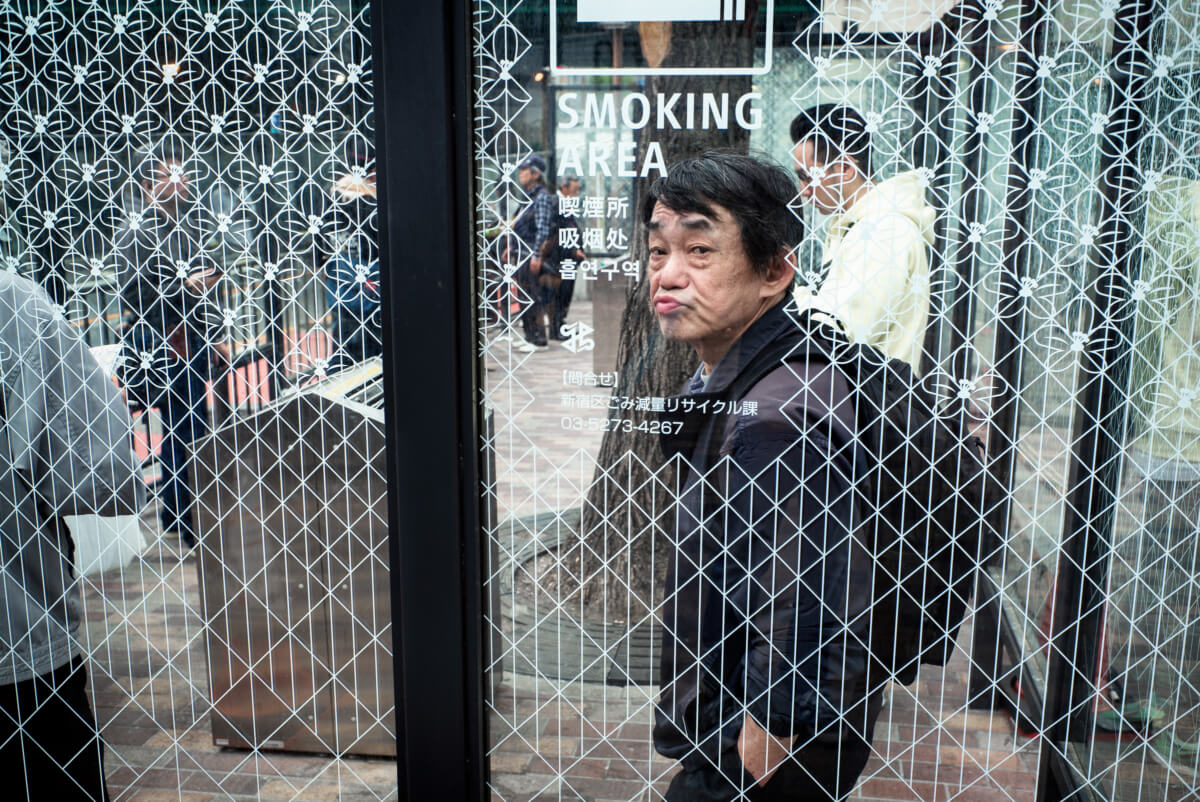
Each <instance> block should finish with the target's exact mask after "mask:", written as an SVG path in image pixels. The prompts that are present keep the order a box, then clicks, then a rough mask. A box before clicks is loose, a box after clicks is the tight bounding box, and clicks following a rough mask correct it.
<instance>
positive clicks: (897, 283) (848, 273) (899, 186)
mask: <svg viewBox="0 0 1200 802" xmlns="http://www.w3.org/2000/svg"><path fill="white" fill-rule="evenodd" d="M791 136H792V142H793V143H794V146H793V148H792V159H793V161H794V164H795V167H796V174H797V175H798V176H799V178H800V198H801V200H802V201H803V202H804V203H806V204H810V205H812V206H813V207H815V208H816V210H817V211H818V212H820V213H821V214H823V215H828V216H830V217H832V219H831V220H830V222H829V232H828V235H827V236H826V238H825V247H824V254H823V267H824V270H823V271H822V272H823V273H824V279H823V280H822V281H819V282H818V286H813V285H812V284H800V285H798V286H797V289H796V293H795V294H796V301H797V303H798V304H799V306H800V308H801V309H805V308H812V309H814V310H820V311H822V312H828V313H830V314H832V315H833V316H835V317H836V318H838V319H839V320H840V321H842V323H843V324H844V325H845V327H846V331H847V333H848V334H849V336H850V339H851V340H853V341H856V342H864V343H867V344H869V345H873V346H875V347H877V348H879V349H880V350H881V351H883V352H884V353H885V354H887V355H888V356H889V357H892V358H894V359H903V360H904V361H905V362H908V363H909V364H910V365H912V366H913V370H916V371H917V372H918V373H919V372H920V369H921V353H922V350H923V347H924V343H925V328H926V326H927V325H928V322H929V253H928V252H929V248H930V247H931V246H932V245H933V221H934V218H935V217H936V214H935V212H934V210H933V209H932V208H931V207H930V206H929V205H928V204H926V202H925V191H924V183H923V181H922V179H921V176H920V174H919V173H918V172H917V171H915V170H913V171H910V172H906V173H901V174H900V175H897V176H895V177H893V178H890V179H888V180H886V181H881V182H879V183H878V184H877V183H875V182H874V181H873V180H872V177H871V175H872V174H871V136H870V134H869V133H868V131H867V123H866V121H865V120H864V119H863V118H862V116H861V115H860V114H859V113H858V112H857V111H855V110H854V109H852V108H850V107H849V106H838V105H834V104H831V103H826V104H821V105H818V106H813V107H812V108H809V109H805V110H804V111H802V112H800V114H798V115H796V117H795V119H793V120H792V124H791Z"/></svg>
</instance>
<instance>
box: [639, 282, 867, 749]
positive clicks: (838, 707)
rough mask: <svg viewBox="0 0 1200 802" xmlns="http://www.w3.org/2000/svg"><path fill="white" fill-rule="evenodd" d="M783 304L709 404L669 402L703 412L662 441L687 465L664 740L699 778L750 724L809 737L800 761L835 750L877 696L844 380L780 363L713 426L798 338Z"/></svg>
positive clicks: (702, 395) (664, 666)
mask: <svg viewBox="0 0 1200 802" xmlns="http://www.w3.org/2000/svg"><path fill="white" fill-rule="evenodd" d="M785 303H786V302H781V303H780V304H779V305H777V306H776V307H774V308H773V309H771V310H769V311H768V312H767V313H766V314H765V315H764V316H763V317H762V318H760V319H759V320H758V321H756V322H755V323H754V325H752V326H751V327H750V329H749V330H748V331H747V332H746V333H745V334H744V335H743V336H742V338H741V339H740V340H739V341H738V342H737V343H735V344H734V346H733V348H732V349H731V350H730V352H729V353H728V354H727V355H726V356H725V358H724V359H722V360H721V362H720V363H719V364H718V365H717V366H716V368H715V369H714V370H713V372H712V375H711V376H710V377H709V379H708V382H707V385H706V386H705V388H704V390H703V391H702V392H699V393H694V394H689V395H685V396H683V397H681V398H680V399H672V400H671V401H670V402H669V403H668V405H667V406H668V409H670V408H671V407H677V408H679V409H682V408H683V406H684V404H683V402H684V401H690V402H691V403H690V404H687V406H690V407H691V409H692V411H691V412H690V413H687V414H682V415H681V414H680V413H678V412H677V413H676V414H675V415H674V418H675V419H677V420H681V421H682V423H683V427H682V430H681V431H679V432H678V433H672V434H670V435H668V436H667V437H666V439H665V442H664V449H665V451H666V453H667V456H668V457H669V458H675V459H680V460H685V461H681V462H680V468H679V476H680V482H681V484H680V485H679V486H680V502H679V507H678V516H677V521H676V529H675V533H674V546H675V548H674V559H673V561H672V564H671V566H670V569H669V571H668V575H667V583H666V588H665V591H666V598H665V601H664V604H663V610H662V621H663V629H664V634H663V651H662V662H661V676H660V681H661V685H662V691H661V695H660V698H659V701H658V706H657V708H656V712H655V728H654V742H655V747H656V749H657V750H658V751H659V752H660V753H662V754H664V755H667V756H669V757H673V758H677V759H682V760H684V762H685V765H686V764H688V763H689V762H695V761H700V760H703V759H704V757H705V756H707V757H708V758H709V759H712V760H714V761H715V760H716V759H717V755H718V754H719V753H721V752H723V751H728V750H730V749H732V748H735V747H736V743H737V736H738V732H739V731H740V730H741V728H742V723H743V720H744V717H745V715H746V714H747V713H749V714H750V715H752V716H753V717H754V719H755V720H756V721H757V722H758V723H759V724H760V725H762V726H764V727H765V728H766V729H767V730H768V731H769V732H771V733H772V734H775V735H779V736H789V735H796V736H799V739H798V740H797V743H796V746H797V748H801V747H802V746H803V744H804V743H806V742H807V741H808V740H809V739H811V738H814V737H816V738H819V739H820V740H822V741H826V742H830V741H833V742H836V741H838V740H841V739H842V738H844V737H846V736H847V735H849V733H850V730H849V729H847V728H848V727H849V726H852V725H848V724H847V723H846V721H845V718H844V716H843V714H844V713H845V712H847V711H849V710H850V709H851V708H852V707H854V706H855V705H858V704H859V703H860V702H862V700H863V699H864V698H865V697H866V695H867V668H868V663H869V651H868V647H867V643H868V640H867V623H866V617H867V614H868V612H869V606H870V598H871V573H872V571H871V563H870V559H869V556H868V553H867V551H866V549H865V548H864V547H863V546H862V545H861V543H860V537H861V536H860V534H857V533H855V532H854V530H855V527H856V526H857V525H858V523H859V522H860V521H861V520H862V518H863V515H862V512H861V509H860V502H859V500H858V499H857V497H856V494H855V493H854V489H853V488H854V477H855V476H857V475H862V462H861V456H860V450H859V449H857V448H856V445H855V443H854V439H853V436H852V434H851V432H852V427H853V419H854V412H853V408H852V406H851V402H850V400H849V399H848V387H847V385H846V380H845V378H844V377H843V376H842V375H841V374H840V373H839V372H837V371H836V370H835V369H833V368H831V367H830V366H829V365H828V363H826V362H823V361H818V360H813V361H812V362H811V363H807V362H805V360H804V359H803V358H800V359H798V360H791V359H789V360H788V361H787V362H782V361H780V360H779V359H778V357H772V359H774V360H775V361H776V362H779V366H778V367H777V368H776V369H774V370H772V371H771V372H770V373H768V374H767V375H766V376H765V377H764V378H763V379H761V380H760V381H758V382H757V383H756V384H754V385H753V386H752V387H751V388H750V389H749V391H748V393H747V394H746V395H745V396H744V397H743V399H742V401H741V406H740V409H739V411H738V412H737V413H735V414H725V413H724V412H723V413H722V414H717V415H714V414H713V411H714V409H715V405H716V402H718V401H723V402H724V404H726V405H727V404H728V399H725V398H724V396H725V395H726V394H728V390H729V388H730V385H731V384H732V383H733V382H734V381H735V379H736V377H737V376H738V375H739V374H740V373H742V372H743V371H745V370H748V369H751V367H752V366H753V365H754V360H755V359H756V357H760V356H763V354H764V351H769V350H771V347H772V345H773V344H775V343H778V342H779V341H780V340H781V339H783V338H787V337H789V336H791V337H795V336H796V324H795V322H794V321H793V319H792V318H791V317H790V316H789V315H788V314H787V312H786V311H785ZM704 401H707V402H708V406H707V409H706V411H705V412H703V413H700V412H699V411H698V409H699V407H700V405H701V404H702V403H703V402H704ZM746 402H750V403H751V404H757V410H756V412H757V414H753V415H751V414H746ZM666 417H667V419H671V418H672V415H671V413H669V412H668V414H667V415H666ZM713 438H719V449H716V450H715V451H714V449H713V448H712V446H715V445H716V441H714V439H713ZM714 453H715V454H717V455H719V456H718V457H717V458H716V459H715V460H713V459H712V456H713V454H714ZM675 455H677V456H675ZM710 461H712V462H713V463H714V464H711V465H710V464H708V463H709V462H710ZM859 718H860V720H861V716H860V717H859ZM862 726H863V725H860V727H858V728H855V729H861V728H862Z"/></svg>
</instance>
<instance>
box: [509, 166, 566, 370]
mask: <svg viewBox="0 0 1200 802" xmlns="http://www.w3.org/2000/svg"><path fill="white" fill-rule="evenodd" d="M545 174H546V160H545V159H543V158H542V157H541V156H538V155H537V154H536V153H535V154H532V155H530V156H526V157H525V158H524V159H523V160H522V161H521V163H520V164H519V165H517V183H519V184H520V185H521V188H522V189H524V190H525V192H526V193H527V194H528V196H529V204H528V205H527V206H526V207H525V208H524V209H523V210H522V211H521V213H520V214H519V215H517V218H516V221H515V222H514V223H513V226H512V231H513V235H514V236H513V237H512V240H515V241H511V242H510V243H509V245H508V247H507V248H506V249H505V252H504V261H505V263H507V264H515V265H518V268H517V273H516V278H517V284H518V285H519V286H520V288H521V290H522V292H524V293H525V295H526V297H527V298H528V301H529V305H528V306H526V307H525V308H524V309H523V310H522V311H521V329H522V331H523V332H524V335H525V340H526V341H527V342H529V343H530V344H532V345H535V346H538V347H541V346H544V345H547V344H548V343H547V341H546V329H545V327H544V326H542V324H541V322H540V321H541V315H542V303H541V298H542V291H541V287H540V285H539V283H538V277H539V276H540V275H541V272H542V256H541V249H542V246H543V245H544V244H546V241H547V240H548V239H550V230H551V228H552V226H553V224H554V215H555V212H556V211H557V209H556V206H557V200H556V199H555V196H554V195H553V194H551V193H550V190H548V189H547V188H546V184H545V183H544V182H543V180H542V177H543V176H544V175H545Z"/></svg>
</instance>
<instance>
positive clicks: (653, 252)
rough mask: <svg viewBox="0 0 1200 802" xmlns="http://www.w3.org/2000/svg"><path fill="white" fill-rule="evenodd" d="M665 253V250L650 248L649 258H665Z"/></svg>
mask: <svg viewBox="0 0 1200 802" xmlns="http://www.w3.org/2000/svg"><path fill="white" fill-rule="evenodd" d="M666 253H667V251H666V249H665V248H655V247H654V246H651V247H650V255H651V256H665V255H666Z"/></svg>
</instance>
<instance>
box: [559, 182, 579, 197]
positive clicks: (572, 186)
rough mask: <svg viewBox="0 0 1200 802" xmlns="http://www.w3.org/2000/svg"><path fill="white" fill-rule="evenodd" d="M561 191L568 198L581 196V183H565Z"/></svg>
mask: <svg viewBox="0 0 1200 802" xmlns="http://www.w3.org/2000/svg"><path fill="white" fill-rule="evenodd" d="M560 191H561V192H562V194H563V195H565V196H566V197H568V198H573V197H575V196H576V195H578V194H579V182H578V181H567V182H566V183H564V184H563V185H562V187H561V188H560Z"/></svg>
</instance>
